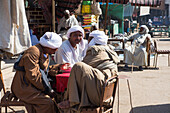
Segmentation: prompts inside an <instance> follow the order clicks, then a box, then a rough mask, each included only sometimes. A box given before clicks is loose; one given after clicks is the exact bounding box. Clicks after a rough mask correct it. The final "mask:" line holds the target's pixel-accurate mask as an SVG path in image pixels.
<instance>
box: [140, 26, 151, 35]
mask: <svg viewBox="0 0 170 113" xmlns="http://www.w3.org/2000/svg"><path fill="white" fill-rule="evenodd" d="M140 27H142V28H144V30H143V31H141V32H139V33H140V34H147V33H148V32H149V29H148V27H147V26H146V25H141V26H140Z"/></svg>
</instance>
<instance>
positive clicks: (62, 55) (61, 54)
mask: <svg viewBox="0 0 170 113" xmlns="http://www.w3.org/2000/svg"><path fill="white" fill-rule="evenodd" d="M70 56H71V55H69V52H67V51H65V50H64V49H63V48H59V49H58V51H57V55H56V57H57V58H56V59H57V62H56V63H58V64H63V63H70V64H71V60H72V59H71V58H70Z"/></svg>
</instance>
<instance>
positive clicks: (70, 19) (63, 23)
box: [57, 10, 79, 40]
mask: <svg viewBox="0 0 170 113" xmlns="http://www.w3.org/2000/svg"><path fill="white" fill-rule="evenodd" d="M75 25H79V24H78V21H77V19H76V18H75V15H70V11H69V10H65V11H64V17H63V18H61V20H60V22H59V24H58V28H57V33H59V34H60V35H61V37H62V38H63V40H65V39H67V37H66V36H65V35H66V33H67V30H68V29H69V28H71V27H72V26H75Z"/></svg>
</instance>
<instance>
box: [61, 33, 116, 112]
mask: <svg viewBox="0 0 170 113" xmlns="http://www.w3.org/2000/svg"><path fill="white" fill-rule="evenodd" d="M89 36H90V37H89V39H88V42H89V48H88V50H87V54H86V56H85V57H84V59H83V61H82V62H78V63H76V64H75V65H74V66H73V68H72V70H71V73H70V77H69V80H68V84H67V91H66V93H65V101H63V102H61V103H59V104H58V107H59V108H63V110H64V113H65V112H69V113H70V112H71V111H74V112H78V111H80V108H81V107H83V106H90V105H94V106H99V103H100V96H101V93H102V90H103V89H102V85H103V83H104V80H105V79H107V78H109V77H111V76H116V75H117V63H118V62H119V58H118V56H117V54H116V52H114V51H112V50H111V49H110V48H109V46H107V40H108V37H107V36H106V35H105V33H104V32H103V31H99V30H95V31H93V32H91V33H90V35H89ZM66 108H67V109H66Z"/></svg>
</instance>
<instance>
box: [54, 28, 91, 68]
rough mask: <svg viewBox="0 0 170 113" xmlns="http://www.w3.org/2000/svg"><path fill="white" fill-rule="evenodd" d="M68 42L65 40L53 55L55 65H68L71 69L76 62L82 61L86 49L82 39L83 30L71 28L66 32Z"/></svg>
mask: <svg viewBox="0 0 170 113" xmlns="http://www.w3.org/2000/svg"><path fill="white" fill-rule="evenodd" d="M67 37H68V40H65V41H64V42H63V43H62V45H61V46H60V48H59V49H58V51H56V53H55V58H54V59H55V61H56V63H57V64H63V63H70V67H72V66H73V65H74V64H75V63H76V62H80V61H82V60H83V58H84V56H85V54H86V49H87V47H88V44H87V40H85V39H83V37H84V29H83V28H82V27H81V26H78V25H76V26H73V27H71V28H70V29H69V30H68V32H67Z"/></svg>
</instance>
